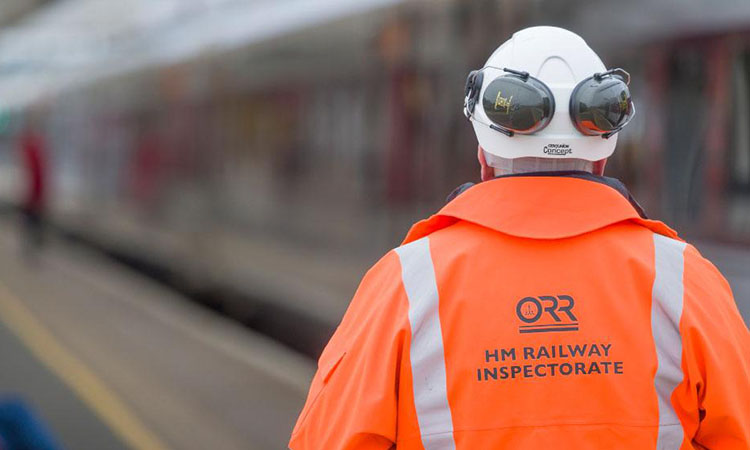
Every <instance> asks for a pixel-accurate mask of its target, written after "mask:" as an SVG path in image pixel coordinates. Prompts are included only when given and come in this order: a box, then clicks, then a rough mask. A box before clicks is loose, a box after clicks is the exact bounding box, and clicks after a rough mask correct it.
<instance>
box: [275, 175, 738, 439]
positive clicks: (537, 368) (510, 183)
mask: <svg viewBox="0 0 750 450" xmlns="http://www.w3.org/2000/svg"><path fill="white" fill-rule="evenodd" d="M595 178H596V177H593V176H592V177H591V178H590V179H580V178H570V177H555V176H518V177H508V178H498V179H495V180H492V181H488V182H484V183H481V184H478V185H476V186H474V187H472V188H470V189H468V190H467V191H466V192H464V193H462V194H461V195H460V196H458V197H457V198H456V199H455V200H453V201H451V202H450V203H449V204H448V205H446V206H445V207H444V208H443V209H442V210H441V211H440V212H439V213H438V214H436V215H434V216H432V217H431V218H429V219H427V220H425V221H422V222H419V223H417V224H416V225H415V226H414V227H413V228H412V229H411V231H410V232H409V234H408V236H407V237H406V240H405V241H404V243H403V245H402V246H401V247H399V248H397V249H395V250H394V251H391V252H390V253H388V254H387V255H386V256H385V257H383V258H382V259H381V260H380V261H379V262H378V263H377V264H376V265H375V266H374V267H373V268H372V269H371V270H370V271H369V272H368V273H367V274H366V276H365V277H364V280H363V281H362V283H361V285H360V287H359V289H358V290H357V293H356V294H355V296H354V299H353V300H352V303H351V305H350V307H349V309H348V311H347V312H346V315H345V316H344V319H343V321H342V322H341V324H340V326H339V328H338V330H337V331H336V333H335V334H334V336H333V337H332V339H331V341H330V342H329V344H328V346H327V347H326V348H325V350H324V351H323V354H322V355H321V357H320V360H319V366H318V372H317V374H316V375H315V378H314V380H313V382H312V386H311V388H310V394H309V397H308V399H307V403H306V405H305V407H304V409H303V411H302V413H301V415H300V417H299V419H298V422H297V425H296V427H295V429H294V431H293V433H292V438H291V442H290V443H289V446H290V448H292V449H295V450H298V449H299V450H301V449H388V448H392V447H393V446H394V445H395V446H396V447H397V448H398V449H400V450H404V449H472V450H474V449H502V448H512V449H516V448H522V449H594V448H595V449H620V448H622V449H683V450H684V449H694V448H695V449H701V448H709V449H718V450H722V449H738V450H739V449H743V450H747V449H750V354H749V353H750V333H748V329H747V327H746V325H745V324H744V323H743V320H742V318H741V316H740V314H739V312H738V310H737V307H736V305H735V303H734V299H733V297H732V292H731V290H730V287H729V285H728V284H727V282H726V281H725V279H724V278H723V277H722V276H721V274H720V273H719V272H718V270H717V269H716V268H715V267H714V266H713V265H712V264H711V263H710V262H708V261H707V260H706V259H704V258H703V257H702V256H701V255H700V254H699V253H698V251H697V250H696V249H695V248H694V247H692V246H690V245H688V244H686V243H685V242H683V241H682V240H680V239H679V238H678V237H677V235H676V233H675V232H674V231H672V230H671V229H670V228H668V227H667V226H666V225H664V224H662V223H660V222H656V221H652V220H647V219H644V218H642V217H641V216H640V215H639V214H638V212H637V211H636V209H635V208H634V206H633V205H632V204H631V203H630V202H629V201H628V200H627V199H626V198H625V197H624V196H623V195H622V194H621V193H619V192H618V191H617V190H615V189H613V188H612V187H610V186H609V185H606V184H603V183H599V182H596V181H593V180H594V179H595Z"/></svg>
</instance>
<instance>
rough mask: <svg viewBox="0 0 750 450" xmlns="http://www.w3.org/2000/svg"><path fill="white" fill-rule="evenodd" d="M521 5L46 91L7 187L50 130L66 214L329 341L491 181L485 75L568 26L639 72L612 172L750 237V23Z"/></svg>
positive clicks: (226, 298)
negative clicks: (474, 122)
mask: <svg viewBox="0 0 750 450" xmlns="http://www.w3.org/2000/svg"><path fill="white" fill-rule="evenodd" d="M525 3H526V4H529V5H530V6H527V7H524V6H523V5H522V3H521V2H514V1H490V0H478V1H472V2H465V1H458V0H436V1H434V2H419V1H405V2H393V3H392V4H389V5H387V6H383V7H380V8H376V9H374V10H370V11H367V12H363V13H358V14H355V15H352V16H348V17H344V18H341V17H338V18H336V19H335V20H332V21H330V22H326V23H322V24H317V25H314V26H307V27H301V28H300V29H294V30H291V31H289V32H287V33H284V34H283V35H280V36H275V37H272V38H269V39H267V40H263V41H262V42H254V43H252V44H248V45H242V44H239V45H236V46H234V47H232V48H230V49H224V50H222V51H210V52H202V53H200V54H197V55H192V56H190V57H186V58H184V59H180V60H177V61H170V62H169V63H165V64H159V65H155V66H146V67H140V68H137V69H133V70H128V71H125V72H123V73H116V74H111V75H108V76H106V77H100V78H97V79H93V80H91V81H90V82H87V83H85V84H79V85H76V86H72V87H71V88H69V89H67V90H63V91H61V92H57V93H55V94H54V95H52V96H45V97H42V98H39V99H37V100H36V101H34V102H29V103H28V104H24V105H20V106H19V107H17V108H15V109H14V110H13V111H12V112H11V115H12V117H13V118H14V120H13V123H14V124H16V125H11V126H9V127H8V128H7V130H6V131H5V132H4V133H3V134H2V136H0V151H1V153H0V170H2V173H4V174H5V176H4V177H3V178H4V180H5V181H3V182H2V184H1V185H0V195H1V196H2V197H3V198H5V199H6V201H8V202H11V203H12V202H17V201H18V195H17V194H18V189H19V186H20V185H22V184H23V180H22V179H23V170H22V167H21V166H20V164H19V161H18V158H17V157H16V156H14V155H16V154H17V147H18V141H19V139H20V135H21V134H22V133H23V132H24V130H26V131H28V130H32V131H33V132H34V133H36V134H37V135H38V136H39V137H40V139H42V141H43V142H44V143H45V149H46V152H47V155H48V159H49V168H48V172H49V180H50V181H49V193H50V196H49V201H48V215H47V218H48V220H49V222H50V223H51V224H52V225H53V226H54V227H55V228H57V229H59V230H62V231H63V232H64V233H65V234H66V235H69V236H72V237H75V238H77V239H80V240H83V241H86V242H88V243H91V244H93V245H95V246H96V247H98V248H100V249H103V250H105V251H107V252H108V253H110V254H112V255H114V256H116V257H118V258H120V259H121V260H122V261H125V262H129V263H131V264H133V265H134V266H138V267H141V268H147V269H148V270H149V271H150V272H151V273H152V274H158V275H159V276H160V277H161V278H162V279H163V280H166V281H167V282H169V283H170V284H173V285H175V286H179V287H180V289H182V290H184V291H185V292H187V293H189V294H190V295H192V296H194V297H196V298H206V299H209V300H207V301H209V302H211V303H212V304H213V306H214V307H216V308H218V309H221V310H222V311H225V312H226V313H227V314H229V315H232V316H234V317H237V318H239V319H240V320H243V321H245V322H248V323H250V324H251V325H252V326H254V327H256V328H260V329H263V328H265V329H266V331H268V332H269V334H272V335H276V336H277V337H280V338H281V339H282V340H284V341H287V342H288V343H290V345H293V346H295V347H296V348H298V349H300V351H303V352H307V353H310V354H315V353H316V352H317V351H319V349H320V348H321V347H322V345H323V343H324V342H325V340H326V338H327V336H328V335H329V334H330V332H331V330H332V329H333V328H334V327H335V326H336V324H337V322H338V320H339V319H340V317H341V315H342V314H343V312H344V310H345V309H346V306H347V304H348V301H349V299H350V297H351V295H352V294H353V292H354V291H355V289H356V286H357V281H358V280H359V279H360V278H361V276H362V275H363V273H364V272H365V271H366V270H367V268H368V267H369V266H371V265H372V264H373V263H374V262H375V261H376V260H377V259H378V258H379V257H380V256H381V255H382V254H384V253H385V252H386V251H387V250H388V249H390V248H393V247H395V246H397V245H398V244H399V242H400V240H401V238H403V236H404V235H405V233H406V231H407V230H408V228H409V226H410V224H412V223H413V222H415V221H416V220H418V219H420V218H424V217H427V216H429V215H430V214H431V213H433V212H435V211H437V210H438V209H439V208H440V207H441V206H442V204H443V202H444V198H445V196H446V195H447V194H448V193H450V192H451V191H452V189H453V188H454V187H455V186H458V185H459V184H462V183H464V182H466V181H478V166H477V163H476V160H475V155H476V145H477V143H476V140H475V137H474V135H473V132H472V130H471V127H470V126H469V125H468V124H467V123H466V120H465V118H464V117H463V115H462V113H461V110H462V102H463V88H464V81H465V78H466V75H467V74H468V72H469V71H470V70H471V69H474V68H478V67H481V66H482V65H483V63H484V59H485V58H486V57H487V55H489V54H490V53H491V51H492V50H493V49H494V48H495V46H497V45H498V43H500V42H502V41H504V40H505V39H507V38H508V37H509V36H510V35H511V34H512V32H513V31H514V30H516V29H519V28H521V27H524V26H529V25H536V24H555V25H560V26H566V27H570V28H571V29H573V30H574V31H576V32H578V33H579V34H581V35H582V36H583V37H584V38H586V39H587V40H588V42H589V44H590V45H591V46H592V47H593V48H594V49H595V50H597V51H598V52H599V53H600V54H602V55H603V59H604V61H605V63H606V64H607V65H608V66H609V67H623V68H626V69H627V70H628V71H629V72H630V73H631V75H632V89H631V90H632V92H633V95H634V102H635V104H636V107H637V113H636V117H635V118H634V120H633V121H632V123H631V124H630V125H629V126H628V128H626V129H625V130H624V131H623V132H622V133H621V135H620V140H619V143H618V150H617V151H616V153H615V155H614V156H613V157H612V158H611V159H610V162H609V166H608V174H610V175H611V176H615V177H618V178H620V179H622V180H623V181H624V182H625V183H626V185H628V186H629V188H630V189H631V190H632V192H633V194H634V196H635V197H636V198H637V199H638V200H639V201H640V202H641V203H642V205H643V207H644V209H645V210H646V212H647V213H648V214H649V216H650V217H653V218H656V219H661V220H665V221H667V222H668V223H669V224H670V225H672V226H674V227H675V228H676V229H677V230H678V231H679V232H680V233H681V234H682V235H684V236H687V237H689V238H694V239H700V240H711V241H722V242H729V243H732V244H736V245H740V246H747V245H748V244H750V20H748V21H746V22H744V23H747V25H743V23H736V20H735V21H730V19H729V18H722V17H718V18H715V19H705V18H704V22H703V25H704V26H703V27H700V28H696V27H692V28H690V27H680V26H674V27H672V28H669V29H667V28H668V27H665V26H663V25H661V24H658V23H656V24H653V26H651V28H650V29H646V28H644V26H643V25H641V28H640V29H639V32H638V33H627V34H623V35H622V36H620V37H617V36H612V33H613V31H612V30H608V29H602V26H601V24H600V23H599V22H598V21H597V20H592V19H591V18H590V16H591V14H590V11H589V12H588V15H585V16H584V15H583V13H581V12H580V10H577V9H576V8H578V7H580V2H575V1H566V2H549V1H540V2H525ZM614 3H615V2H602V5H600V8H604V7H605V6H607V7H613V5H614ZM620 3H623V2H620ZM532 4H533V5H532ZM577 11H578V12H577ZM610 14H614V12H611V13H610ZM706 22H710V23H708V24H707V23H706ZM626 25H627V24H626ZM631 25H634V24H633V23H632V22H631ZM708 25H711V26H708ZM290 334H292V335H294V337H289V335H290Z"/></svg>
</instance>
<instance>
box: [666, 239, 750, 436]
mask: <svg viewBox="0 0 750 450" xmlns="http://www.w3.org/2000/svg"><path fill="white" fill-rule="evenodd" d="M683 279H684V286H685V290H684V312H683V321H682V324H681V329H682V334H683V349H684V352H683V355H684V357H683V371H684V373H685V374H686V378H687V389H685V390H684V392H685V394H684V395H682V399H680V398H677V399H676V400H677V403H678V404H679V403H682V405H681V406H682V410H683V418H684V419H686V420H683V425H684V428H685V430H686V432H687V433H686V437H687V438H690V436H692V441H693V443H695V444H699V445H701V446H703V447H705V448H709V449H712V450H725V449H726V450H728V449H750V333H749V332H748V328H747V326H746V325H745V323H744V322H743V320H742V317H741V316H740V313H739V311H738V310H737V305H736V304H735V302H734V297H733V295H732V291H731V289H730V287H729V284H728V283H727V281H726V280H725V279H724V277H723V276H722V275H721V274H720V273H719V271H718V270H717V269H716V268H715V267H714V266H713V265H712V264H711V263H710V262H708V261H707V260H705V259H704V258H703V257H701V256H700V254H699V253H698V251H697V250H695V248H693V247H691V246H688V247H687V248H686V250H685V271H684V275H683ZM678 397H680V395H678ZM688 397H690V398H688Z"/></svg>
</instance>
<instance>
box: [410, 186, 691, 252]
mask: <svg viewBox="0 0 750 450" xmlns="http://www.w3.org/2000/svg"><path fill="white" fill-rule="evenodd" d="M612 180H614V179H611V178H609V179H607V178H604V177H596V176H593V175H590V174H587V175H586V176H579V175H578V174H577V173H576V174H565V176H560V174H534V175H531V176H510V177H500V178H496V179H494V180H490V181H486V182H483V183H479V184H477V185H475V186H472V187H470V188H468V189H466V190H465V191H464V192H463V193H461V194H460V195H458V196H457V197H455V198H454V199H453V200H452V201H451V202H450V203H448V204H447V205H446V206H445V207H444V208H443V209H441V210H440V211H439V212H438V213H437V214H435V215H433V216H432V217H430V218H429V219H426V220H423V221H421V222H418V223H417V224H415V225H414V226H413V227H412V229H411V230H410V231H409V234H408V235H407V237H406V239H405V240H404V243H408V242H411V241H414V240H416V239H419V238H421V237H423V236H426V235H428V234H430V233H433V232H435V231H437V230H439V229H441V228H445V227H447V226H450V225H452V224H454V223H456V222H458V221H461V220H463V221H467V222H472V223H475V224H477V225H481V226H483V227H486V228H490V229H493V230H495V231H499V232H501V233H504V234H509V235H512V236H517V237H523V238H531V239H563V238H568V237H573V236H578V235H581V234H585V233H588V232H591V231H594V230H598V229H600V228H604V227H606V226H608V225H612V224H615V223H619V222H625V221H631V222H635V223H637V224H639V225H641V226H644V227H647V228H649V229H651V230H652V231H654V232H655V233H658V234H662V235H665V236H668V237H671V238H676V239H678V237H677V233H676V232H675V231H674V230H672V229H671V228H669V227H668V226H666V225H665V224H663V223H661V222H658V221H654V220H648V219H646V218H645V217H644V216H642V211H640V210H639V209H640V207H637V203H634V202H633V203H631V201H630V199H631V197H630V194H629V193H628V192H627V189H625V188H624V186H623V185H622V183H620V182H619V181H617V180H614V181H616V182H617V183H616V184H613V183H612ZM622 190H624V193H623V192H622Z"/></svg>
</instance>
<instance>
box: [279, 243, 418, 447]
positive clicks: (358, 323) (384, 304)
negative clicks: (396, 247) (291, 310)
mask: <svg viewBox="0 0 750 450" xmlns="http://www.w3.org/2000/svg"><path fill="white" fill-rule="evenodd" d="M407 314H408V303H407V299H406V294H405V292H404V289H403V287H402V284H401V266H400V263H399V261H398V257H397V255H396V254H395V253H394V252H390V253H388V254H387V255H386V256H385V257H383V259H381V260H380V261H379V262H378V263H377V264H376V265H375V266H374V267H373V268H372V269H370V271H368V273H367V274H366V275H365V277H364V279H363V280H362V283H361V284H360V286H359V288H358V289H357V292H356V294H355V295H354V298H353V300H352V302H351V304H350V305H349V308H348V310H347V312H346V314H345V315H344V318H343V320H342V322H341V324H340V325H339V327H338V329H337V330H336V332H335V333H334V335H333V337H332V338H331V340H330V341H329V343H328V345H327V346H326V348H325V350H323V353H322V355H321V356H320V359H319V361H318V371H317V373H316V374H315V377H314V378H313V381H312V385H311V387H310V392H309V394H308V398H307V402H306V403H305V406H304V408H303V410H302V413H301V414H300V416H299V418H298V419H297V425H296V426H295V427H294V431H293V432H292V438H291V441H290V442H289V448H291V449H294V450H306V449H331V450H339V449H357V450H366V449H389V448H391V447H393V446H394V442H395V440H396V415H397V414H396V412H397V390H398V373H399V370H400V358H401V354H402V349H403V345H404V340H405V339H407V338H406V335H405V333H406V331H407V330H408V329H405V328H404V327H405V325H406V324H407V323H408V315H407Z"/></svg>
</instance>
